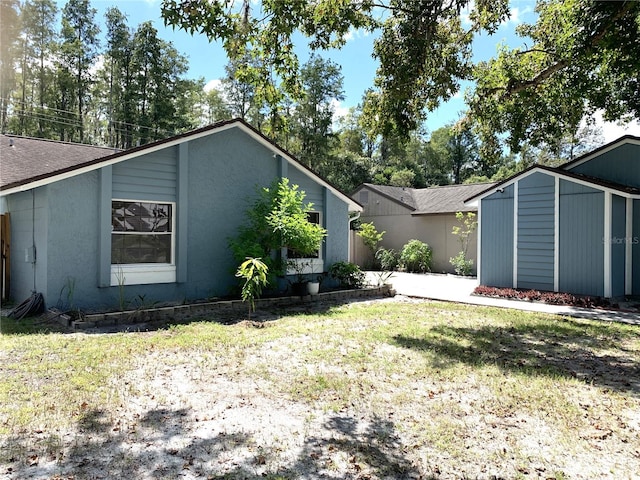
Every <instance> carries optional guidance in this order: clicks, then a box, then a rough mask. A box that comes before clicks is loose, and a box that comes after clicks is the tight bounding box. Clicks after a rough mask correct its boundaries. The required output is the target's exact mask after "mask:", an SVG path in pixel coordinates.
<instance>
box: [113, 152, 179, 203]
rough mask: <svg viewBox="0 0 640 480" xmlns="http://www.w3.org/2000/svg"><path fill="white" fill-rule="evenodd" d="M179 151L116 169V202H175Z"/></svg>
mask: <svg viewBox="0 0 640 480" xmlns="http://www.w3.org/2000/svg"><path fill="white" fill-rule="evenodd" d="M177 149H178V147H171V148H166V149H164V150H160V151H156V152H153V153H150V154H147V155H143V156H141V157H138V158H134V159H132V160H129V161H128V162H122V163H118V164H116V165H114V166H113V192H112V195H113V198H118V199H123V200H133V199H135V200H139V199H140V200H144V199H145V195H147V196H148V198H151V199H153V200H155V201H164V202H175V201H176V199H177V193H176V191H177V180H178V172H177Z"/></svg>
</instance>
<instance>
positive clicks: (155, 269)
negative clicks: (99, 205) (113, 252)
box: [109, 198, 176, 287]
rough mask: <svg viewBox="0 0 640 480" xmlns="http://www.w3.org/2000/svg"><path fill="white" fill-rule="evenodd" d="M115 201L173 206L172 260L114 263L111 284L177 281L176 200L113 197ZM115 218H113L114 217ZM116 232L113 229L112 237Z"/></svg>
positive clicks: (147, 283)
mask: <svg viewBox="0 0 640 480" xmlns="http://www.w3.org/2000/svg"><path fill="white" fill-rule="evenodd" d="M111 202H112V205H113V202H133V203H160V204H164V205H170V206H171V262H170V263H112V264H111V286H112V287H113V286H120V285H149V284H154V283H175V281H176V202H167V201H164V200H140V199H126V198H112V199H111ZM112 220H113V218H112ZM113 234H114V232H113V231H111V232H110V234H109V235H111V239H113Z"/></svg>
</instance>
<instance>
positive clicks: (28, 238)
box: [6, 187, 48, 303]
mask: <svg viewBox="0 0 640 480" xmlns="http://www.w3.org/2000/svg"><path fill="white" fill-rule="evenodd" d="M47 194H48V189H47V187H40V188H37V189H35V190H32V191H27V192H21V193H16V194H14V195H11V196H10V197H8V198H7V201H6V204H7V211H9V212H10V213H11V292H9V295H10V298H11V299H12V300H13V301H14V302H16V303H20V302H22V301H23V300H26V299H27V298H29V297H30V296H31V292H32V291H33V289H34V283H35V290H36V291H37V292H39V293H43V294H45V293H46V292H44V291H43V289H45V288H46V281H47V262H46V258H47V251H48V242H47V222H48V220H47V217H48V211H47V208H46V206H47ZM34 202H35V215H34V209H33V205H34ZM34 240H35V255H36V262H35V263H31V261H27V259H26V255H27V250H29V251H32V250H31V247H32V246H33V244H34ZM30 260H31V259H30ZM34 274H35V276H34Z"/></svg>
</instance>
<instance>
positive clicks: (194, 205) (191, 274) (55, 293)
mask: <svg viewBox="0 0 640 480" xmlns="http://www.w3.org/2000/svg"><path fill="white" fill-rule="evenodd" d="M288 174H291V175H292V176H293V177H294V178H293V179H292V183H298V184H299V185H300V187H301V189H303V190H305V192H306V193H307V200H308V201H312V202H313V203H314V209H317V210H319V211H321V212H322V216H323V223H324V226H325V228H327V229H328V231H329V236H328V238H327V240H326V242H325V245H324V246H323V256H324V259H325V270H326V268H327V267H328V264H329V263H333V262H335V261H339V260H347V258H348V238H349V237H348V236H349V230H348V228H349V227H348V218H349V217H348V206H347V204H346V203H345V202H343V201H342V200H340V199H339V198H338V197H336V196H334V195H333V194H332V193H331V192H330V191H329V190H328V189H325V187H323V186H321V185H319V184H317V183H316V182H314V181H313V180H312V179H311V178H309V177H308V176H306V175H305V174H304V173H303V172H302V171H301V170H298V169H297V168H295V167H292V166H289V165H288V164H287V162H286V161H284V160H282V159H281V158H280V157H278V156H274V154H273V151H272V149H270V148H266V147H265V146H263V145H262V144H261V143H259V142H257V141H255V140H254V139H253V138H251V137H250V136H248V135H247V134H246V133H245V132H243V131H242V130H240V129H236V128H232V129H228V130H224V131H221V132H216V133H214V134H212V135H209V136H205V137H201V138H198V139H193V140H191V141H189V142H188V143H183V144H181V145H179V146H176V147H168V148H166V149H162V150H160V151H157V152H153V153H149V154H147V155H144V156H141V157H137V158H134V159H131V160H127V161H124V162H122V163H121V164H116V165H114V166H112V167H104V168H103V169H101V170H96V171H92V172H89V173H85V174H82V175H77V176H74V177H71V178H68V179H65V180H61V181H58V182H55V183H52V184H50V185H48V186H46V187H41V188H39V189H37V190H36V197H35V198H36V246H37V253H38V257H37V259H38V261H37V263H36V272H37V282H36V286H37V289H38V290H39V291H41V292H42V293H43V294H44V296H45V301H46V303H47V306H56V305H60V306H61V307H62V308H67V307H69V306H71V305H69V304H70V303H72V304H73V306H74V307H77V308H81V309H84V310H103V309H113V308H118V307H119V306H120V304H121V303H123V305H124V307H125V308H131V307H135V306H136V304H137V305H140V304H141V303H151V302H168V301H171V302H176V301H183V300H188V299H202V298H210V297H214V296H221V295H226V294H228V293H229V292H230V290H231V289H232V288H234V287H235V286H236V285H237V279H236V278H235V276H234V273H235V269H236V267H237V265H236V264H235V261H234V259H233V256H232V253H231V251H230V250H229V248H228V241H229V239H230V238H232V237H233V236H235V235H236V234H237V231H238V228H239V227H240V226H241V225H243V224H245V223H246V217H245V215H244V211H245V210H246V209H247V208H248V207H249V206H250V205H251V203H252V201H253V199H254V198H255V197H256V196H257V195H258V188H259V187H265V186H269V185H270V184H271V183H272V182H273V181H275V180H277V179H278V178H279V177H280V176H281V175H282V176H287V175H288ZM31 198H32V197H31V193H19V194H14V195H11V196H10V197H9V198H8V201H7V204H8V209H9V211H10V212H11V215H12V246H13V250H14V252H16V253H14V261H13V262H12V267H13V270H12V279H13V284H12V292H13V295H14V297H16V300H23V299H24V298H22V297H25V298H27V297H28V296H29V295H30V294H31V289H32V288H33V286H32V285H33V270H32V268H33V267H32V265H31V264H27V263H24V262H19V261H18V259H19V258H20V255H21V254H22V252H24V249H25V248H26V247H27V246H30V245H31V236H32V233H31V232H32V230H31V225H32V215H31V213H32V208H31V201H32V200H31ZM112 198H124V199H127V200H147V201H174V202H176V208H175V211H174V215H175V216H176V218H175V225H176V230H177V231H176V232H175V234H174V235H175V241H176V248H175V255H176V263H177V264H178V266H179V270H178V275H177V281H176V282H170V283H157V284H148V285H146V284H136V285H124V286H119V285H115V286H112V285H110V282H109V280H108V278H109V276H108V273H109V271H110V252H111V219H110V215H111V200H112ZM105 264H106V265H105ZM105 270H107V281H105V279H104V276H105V274H104V271H105ZM70 289H71V290H72V291H73V296H72V298H71V299H68V298H67V292H69V291H70ZM69 300H70V301H69Z"/></svg>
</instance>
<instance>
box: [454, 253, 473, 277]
mask: <svg viewBox="0 0 640 480" xmlns="http://www.w3.org/2000/svg"><path fill="white" fill-rule="evenodd" d="M449 263H451V265H453V270H454V271H455V272H456V274H458V275H465V276H466V275H471V272H472V271H473V260H470V259H468V258H466V256H465V254H464V252H459V253H458V255H456V256H455V257H451V258H450V259H449Z"/></svg>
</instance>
